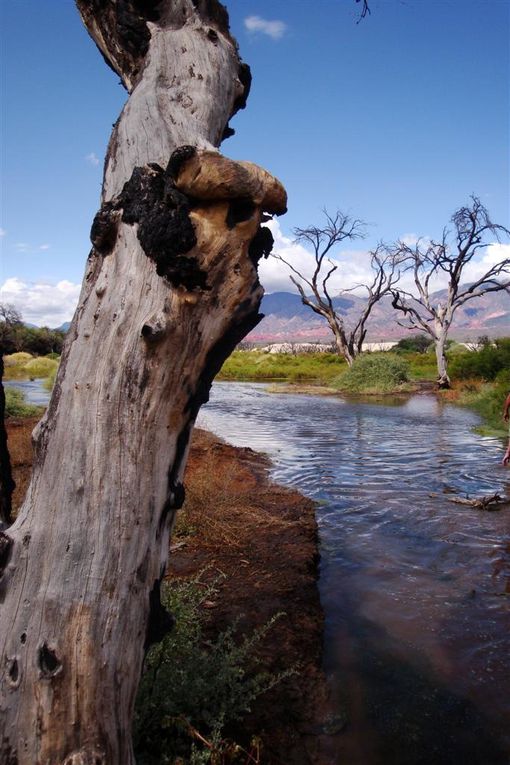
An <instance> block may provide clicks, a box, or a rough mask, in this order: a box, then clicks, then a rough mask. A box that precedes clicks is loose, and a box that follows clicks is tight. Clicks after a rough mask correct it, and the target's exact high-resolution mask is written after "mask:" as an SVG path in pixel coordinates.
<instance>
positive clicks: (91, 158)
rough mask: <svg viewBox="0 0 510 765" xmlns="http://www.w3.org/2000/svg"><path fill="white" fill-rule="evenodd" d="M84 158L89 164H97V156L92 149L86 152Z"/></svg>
mask: <svg viewBox="0 0 510 765" xmlns="http://www.w3.org/2000/svg"><path fill="white" fill-rule="evenodd" d="M85 159H86V160H87V162H88V163H89V164H90V165H94V167H97V166H98V165H99V157H98V156H97V155H96V154H95V152H93V151H91V152H90V154H87V156H86V157H85Z"/></svg>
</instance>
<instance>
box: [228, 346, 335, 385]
mask: <svg viewBox="0 0 510 765" xmlns="http://www.w3.org/2000/svg"><path fill="white" fill-rule="evenodd" d="M346 367H347V365H346V363H345V361H344V360H343V359H340V358H339V356H337V355H336V354H334V353H302V354H299V355H295V356H294V355H293V354H290V353H263V352H262V351H234V353H233V354H232V355H231V356H230V357H229V358H228V359H227V360H226V362H225V363H224V365H223V367H222V369H221V372H220V374H219V375H218V379H219V380H239V381H246V380H255V381H257V380H260V381H265V380H278V381H284V382H291V383H293V382H310V383H315V384H318V385H329V384H330V383H331V382H332V381H333V380H334V379H335V378H336V377H338V375H339V373H340V372H342V370H344V369H345V368H346Z"/></svg>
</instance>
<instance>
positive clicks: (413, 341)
mask: <svg viewBox="0 0 510 765" xmlns="http://www.w3.org/2000/svg"><path fill="white" fill-rule="evenodd" d="M431 343H432V340H431V339H430V337H429V336H428V335H410V336H409V337H403V338H402V339H401V340H399V341H398V343H397V344H396V345H394V346H393V348H392V351H394V352H395V353H408V352H411V353H425V351H427V350H428V348H429V347H430V344H431Z"/></svg>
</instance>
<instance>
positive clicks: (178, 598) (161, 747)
mask: <svg viewBox="0 0 510 765" xmlns="http://www.w3.org/2000/svg"><path fill="white" fill-rule="evenodd" d="M216 595H217V593H216V589H215V585H214V583H213V584H212V585H207V586H206V585H205V584H204V583H203V582H202V581H201V580H200V577H198V578H197V579H195V580H193V581H191V582H179V583H173V584H172V585H168V586H166V587H165V588H164V590H163V593H162V602H163V603H164V605H165V607H166V608H167V609H168V610H169V611H170V612H171V613H172V614H173V616H174V618H175V626H174V628H173V630H172V631H171V632H170V633H169V634H168V635H167V636H166V637H165V638H164V639H163V641H162V642H161V643H159V644H158V645H156V646H154V647H153V648H152V649H151V650H150V651H149V653H148V655H147V659H146V664H145V673H144V675H143V677H142V681H141V683H140V688H139V691H138V697H137V702H136V710H135V723H134V734H133V736H134V745H135V752H136V761H137V763H139V765H171V764H172V763H176V762H180V763H184V762H189V763H196V765H198V763H215V762H220V761H221V762H223V761H224V760H223V759H219V758H218V755H221V753H222V751H223V749H222V747H224V746H226V743H225V742H223V741H222V732H223V729H224V727H225V726H226V725H228V724H229V723H231V722H234V721H236V720H239V719H241V718H242V717H243V716H244V715H245V714H246V713H247V712H249V711H250V705H251V703H252V702H253V700H254V699H255V698H256V697H257V696H259V695H260V694H261V693H264V692H265V691H267V690H269V689H270V688H271V687H273V686H274V685H275V683H277V682H279V681H280V680H281V679H282V677H284V676H287V675H288V674H290V672H287V673H285V674H284V675H279V676H272V675H268V674H267V673H263V672H259V673H257V674H253V673H251V674H250V673H248V671H247V667H246V665H247V662H248V660H249V663H250V665H252V666H255V665H256V664H257V663H258V662H257V658H256V656H254V649H255V647H256V645H257V643H258V642H259V641H260V640H261V639H262V638H263V637H264V635H265V634H266V632H267V631H268V629H269V628H270V627H271V625H272V624H273V623H274V621H275V619H276V618H277V617H275V618H273V619H272V620H270V622H268V623H267V624H266V625H264V626H263V627H261V628H260V629H259V630H257V631H256V632H255V633H254V634H253V635H251V636H250V637H247V638H243V639H241V640H238V639H236V635H235V627H233V628H230V629H227V630H226V631H225V632H223V633H222V634H220V635H219V637H218V638H217V640H216V641H215V642H207V641H205V640H204V637H203V613H204V610H203V607H202V604H203V603H204V601H207V600H210V599H211V598H214V597H215V596H216ZM196 731H199V732H200V735H201V736H203V737H204V738H206V739H207V741H208V742H210V743H211V744H212V745H213V748H212V749H208V748H207V747H205V746H202V744H200V743H199V742H198V743H197V740H195V742H194V741H193V738H194V736H193V733H194V732H196ZM243 761H244V760H243Z"/></svg>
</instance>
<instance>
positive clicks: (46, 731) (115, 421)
mask: <svg viewBox="0 0 510 765" xmlns="http://www.w3.org/2000/svg"><path fill="white" fill-rule="evenodd" d="M150 5H151V4H149V3H144V4H141V3H135V2H134V0H110V2H107V3H105V2H104V0H78V6H79V9H80V12H81V13H82V16H83V18H84V20H85V23H86V25H87V27H88V29H89V31H90V32H91V34H92V36H93V37H94V39H95V40H96V42H97V44H98V46H99V47H100V48H101V50H102V52H103V53H104V55H105V56H106V58H107V59H108V61H109V62H110V64H111V65H112V66H113V68H114V69H115V70H116V71H117V72H118V73H119V74H120V75H121V76H122V78H123V80H124V82H125V84H126V86H127V87H128V90H129V91H130V98H129V100H128V102H127V104H126V106H125V108H124V110H123V113H122V115H121V117H120V120H119V122H118V123H117V125H116V127H115V129H114V131H113V134H112V138H111V141H110V146H109V151H108V156H107V161H106V165H105V178H104V188H103V198H102V206H101V210H100V213H99V214H98V216H97V217H96V220H95V222H94V226H93V230H92V239H93V243H94V248H93V250H92V252H91V255H90V257H89V261H88V267H87V271H86V274H85V278H84V282H83V289H82V293H81V296H80V301H79V306H78V308H77V311H76V314H75V317H74V320H73V323H72V326H71V329H70V332H69V338H68V341H67V343H66V347H65V349H64V353H63V357H62V363H61V367H60V370H59V374H58V377H57V381H56V385H55V389H54V393H53V396H52V399H51V403H50V406H49V408H48V411H47V413H46V415H45V417H44V418H43V420H42V422H41V423H40V425H39V426H38V428H37V429H36V432H34V445H35V463H34V469H33V477H32V481H31V484H30V487H29V490H28V494H27V498H26V500H25V503H24V505H23V508H22V510H21V511H20V514H19V517H18V518H17V520H16V521H15V523H14V524H13V525H12V526H11V527H10V528H9V529H8V532H7V537H6V538H5V539H3V540H2V548H1V549H0V603H1V615H0V653H1V656H0V661H1V672H2V673H1V686H0V714H1V722H0V761H1V762H2V763H17V764H18V765H35V764H36V763H41V765H43V764H44V765H50V763H51V765H57V764H60V763H62V764H64V763H65V765H85V763H87V764H89V765H90V764H91V763H94V765H100V764H101V765H106V764H108V765H130V763H133V752H132V745H131V735H130V729H131V717H132V711H133V704H134V698H135V693H136V689H137V685H138V680H139V675H140V671H141V665H142V659H143V653H144V644H148V643H149V642H150V641H151V640H154V639H157V638H158V637H160V636H161V634H162V633H163V632H164V630H165V629H167V628H168V620H169V617H168V615H166V614H165V613H164V612H163V611H162V609H161V606H160V604H159V583H160V580H161V577H162V576H163V574H164V571H165V567H166V561H167V553H168V545H169V534H170V529H171V525H172V520H173V515H174V512H175V509H176V508H178V507H179V506H180V505H181V503H182V501H183V494H184V492H183V487H182V477H183V470H184V466H185V463H186V457H187V451H188V442H189V436H190V432H191V429H192V427H193V423H194V420H195V417H196V415H197V412H198V409H199V407H200V405H201V404H202V403H203V402H204V401H206V400H207V396H208V391H209V387H210V384H211V381H212V378H213V376H214V375H215V374H216V372H217V371H218V369H219V368H220V366H221V363H222V361H223V360H224V358H225V357H226V356H227V355H228V353H229V352H230V351H231V349H232V348H233V347H234V345H235V344H236V342H237V341H239V340H240V339H241V338H242V337H243V336H244V335H245V334H246V333H247V332H248V331H249V330H250V329H251V328H252V327H253V326H254V325H255V324H256V323H257V322H258V320H259V318H260V317H259V315H258V307H259V303H260V300H261V296H262V288H261V287H260V285H259V283H258V279H257V272H256V265H255V264H256V260H257V258H258V257H259V256H260V254H261V252H262V251H267V249H268V247H269V243H268V242H267V239H266V238H264V236H261V235H260V234H259V224H260V221H261V214H262V210H265V211H267V212H270V213H281V212H283V211H284V209H285V202H286V200H285V192H284V190H283V188H282V187H281V186H280V184H279V183H278V182H277V181H275V179H273V178H272V177H271V176H269V175H268V174H267V173H265V172H264V171H262V170H260V169H259V168H256V167H255V166H253V165H250V164H242V163H233V162H229V161H228V160H225V159H224V158H222V157H221V156H219V155H218V154H217V153H215V152H214V151H212V150H213V148H214V147H215V146H217V145H218V144H219V142H220V140H221V137H222V135H223V133H224V130H225V128H226V126H227V123H228V120H229V118H230V117H231V115H232V114H233V113H234V112H235V111H236V109H237V108H239V107H241V106H242V105H243V98H244V97H245V95H246V88H247V85H248V78H247V71H246V68H244V67H243V65H241V63H240V60H239V57H238V53H237V49H236V46H235V43H234V41H233V40H232V38H231V37H230V35H229V33H228V23H227V19H226V13H225V11H224V9H223V8H222V6H220V5H219V3H217V2H216V1H215V0H209V1H207V0H174V1H172V0H166V1H164V2H162V3H159V5H158V4H154V5H155V6H157V10H153V11H150V12H149V11H147V7H148V6H150ZM143 7H145V8H146V10H145V13H146V14H147V16H146V17H144V16H142V12H138V11H137V8H143ZM147 18H148V19H149V20H147ZM183 145H186V146H188V147H189V145H191V146H192V147H195V148H197V147H198V148H199V149H200V150H201V151H199V152H198V153H197V152H194V151H193V150H192V149H189V148H188V149H185V150H183V151H181V152H178V153H177V154H174V156H173V160H172V162H171V163H170V166H169V168H168V170H167V169H166V168H167V165H168V163H169V159H170V158H171V156H172V154H173V152H174V150H175V149H176V148H178V147H181V146H183ZM154 163H157V166H156V164H154ZM149 165H150V167H149ZM136 168H139V169H138V170H136ZM128 182H129V183H128ZM125 184H127V185H125Z"/></svg>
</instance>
